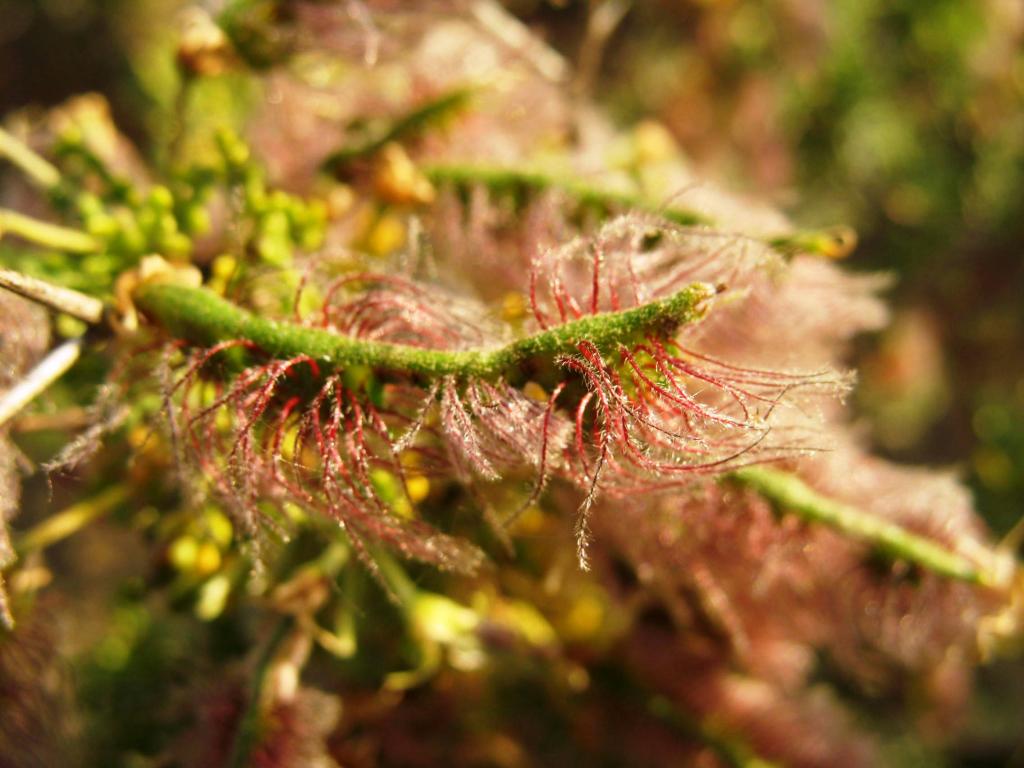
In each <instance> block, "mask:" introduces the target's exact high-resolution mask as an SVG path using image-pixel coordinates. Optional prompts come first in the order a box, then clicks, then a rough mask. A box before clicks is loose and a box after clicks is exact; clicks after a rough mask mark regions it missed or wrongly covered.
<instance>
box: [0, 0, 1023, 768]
mask: <svg viewBox="0 0 1024 768" xmlns="http://www.w3.org/2000/svg"><path fill="white" fill-rule="evenodd" d="M184 5H186V3H184V2H183V1H182V0H92V1H91V2H90V0H0V114H4V113H6V112H8V111H10V110H12V109H15V108H19V107H24V106H27V105H39V106H48V105H54V104H57V103H59V102H61V101H62V100H64V99H65V98H67V97H68V96H71V95H73V94H77V93H81V92H84V91H100V92H102V93H104V94H105V95H106V96H107V97H108V98H109V99H110V101H111V103H112V106H113V109H114V116H115V120H116V122H117V123H118V124H119V125H120V126H121V127H122V129H123V130H125V132H126V133H127V134H128V135H129V136H131V137H132V138H133V139H135V140H136V141H137V142H138V143H139V145H140V146H141V147H142V148H143V150H144V151H145V150H146V149H147V148H148V147H152V146H154V143H153V142H148V141H147V137H153V136H158V135H163V132H164V131H167V130H168V122H169V120H170V117H169V116H170V115H171V113H172V109H173V100H174V95H175V93H176V85H177V83H176V79H175V78H176V74H175V69H174V64H173V50H174V43H175V33H176V28H175V25H174V24H173V19H174V17H175V14H176V13H177V12H178V11H179V10H180V8H181V7H183V6H184ZM507 5H508V6H509V7H510V9H511V10H512V11H513V12H515V13H516V14H517V15H518V16H519V17H520V18H522V19H524V20H525V21H526V22H527V23H528V24H529V25H530V26H532V27H534V28H536V29H538V30H539V31H540V32H541V34H542V36H544V37H545V38H546V39H547V40H548V41H549V43H550V44H551V45H552V46H553V47H555V48H556V49H558V50H560V51H561V52H562V53H563V54H565V55H566V56H567V57H568V58H569V59H570V60H577V58H578V56H579V53H578V52H579V51H580V50H581V49H583V48H584V47H585V46H584V41H585V39H586V19H587V15H588V12H589V11H591V10H593V7H595V6H598V5H601V3H598V2H596V0H595V1H594V2H591V3H588V2H579V1H577V2H569V1H566V2H527V1H525V0H524V1H522V2H510V3H508V4H507ZM604 5H606V6H609V7H612V6H613V3H605V4H604ZM614 5H616V6H620V7H621V8H620V9H621V10H623V11H624V15H623V16H622V18H621V21H620V23H619V24H618V25H617V26H616V27H615V28H614V30H613V31H612V32H611V34H610V35H609V37H608V39H607V41H606V42H607V45H606V46H605V50H604V55H603V57H602V58H601V60H600V63H599V65H598V67H597V69H596V70H595V76H594V78H593V80H592V82H591V83H590V86H589V87H590V90H591V92H592V95H593V96H594V98H596V99H597V100H598V101H599V102H601V103H602V104H603V105H604V106H605V108H606V109H607V110H608V111H609V113H610V114H611V115H612V116H613V117H614V119H615V120H616V121H617V122H619V123H621V124H623V125H629V124H633V123H635V122H637V121H640V120H649V119H653V120H656V121H658V122H660V123H661V124H662V125H664V126H665V127H667V128H668V130H669V131H670V132H671V134H672V135H673V136H674V138H675V140H676V141H678V142H679V144H680V145H681V146H682V147H683V148H684V150H685V151H686V153H687V154H688V155H689V157H690V158H691V159H692V162H693V165H694V167H695V169H697V170H698V172H699V173H700V174H702V175H704V176H706V177H707V178H709V179H711V180H713V181H715V182H718V183H721V184H724V185H725V186H727V187H729V188H731V189H733V190H736V191H739V192H741V193H745V194H749V195H750V196H752V197H756V198H760V199H768V200H770V201H772V202H774V203H775V204H776V205H778V206H779V207H780V208H782V209H783V210H785V211H787V212H788V213H789V214H790V215H791V216H792V217H793V218H794V220H795V221H797V222H798V223H800V224H802V225H806V226H811V227H817V226H830V225H835V224H848V225H850V226H852V227H853V228H855V229H856V231H857V232H858V235H859V242H860V244H859V246H858V248H857V250H856V251H855V252H854V254H853V255H852V256H851V257H850V259H849V266H850V268H851V269H854V270H864V271H873V270H885V271H889V272H891V273H893V274H894V275H895V278H896V280H895V282H894V287H893V289H892V290H891V306H892V307H893V322H892V324H891V325H890V327H889V328H888V329H887V330H885V331H884V332H882V333H880V334H878V335H877V336H875V337H873V338H867V339H863V340H862V341H861V342H860V344H859V346H858V349H857V352H856V354H857V359H856V360H855V361H853V362H854V364H855V365H856V366H857V367H858V368H859V369H860V371H861V380H860V385H859V388H858V391H857V395H856V409H857V413H858V415H859V418H861V419H862V420H863V421H864V423H865V426H866V428H867V429H868V431H869V433H870V434H871V436H872V440H873V441H874V444H875V447H876V449H877V450H878V451H879V452H881V453H883V454H885V455H888V456H890V457H893V458H895V459H898V460H900V461H907V462H922V463H931V464H937V465H943V466H947V467H950V468H952V469H954V470H956V471H958V472H959V473H960V474H961V476H963V477H964V478H965V479H966V480H967V481H968V482H969V483H970V485H971V487H972V489H973V491H974V492H975V494H976V498H977V501H978V507H979V509H980V511H981V513H982V514H983V515H984V516H985V518H986V519H987V520H988V522H989V524H990V526H991V527H992V529H993V531H994V532H995V534H996V535H997V536H1002V535H1005V534H1006V533H1007V532H1009V531H1010V530H1011V528H1012V527H1013V526H1014V524H1015V523H1016V522H1017V521H1018V520H1019V518H1020V516H1021V511H1022V506H1024V505H1022V501H1024V259H1022V256H1024V3H1022V2H1021V1H1020V0H975V1H973V2H968V1H967V0H776V1H774V2H772V1H769V0H749V1H747V2H740V1H739V0H736V1H735V2H729V1H724V2H718V1H716V0H675V1H672V0H661V1H657V0H652V1H650V2H636V3H634V4H633V5H632V6H630V5H628V4H625V3H615V4H614ZM154 19H160V20H165V21H166V23H156V24H155V23H153V20H154ZM982 675H983V678H984V680H983V690H984V692H985V694H984V695H983V696H982V697H981V698H980V700H979V704H978V711H977V712H976V714H975V716H974V722H973V723H972V725H971V727H970V728H969V729H968V732H967V735H966V737H965V739H964V740H963V743H961V744H959V745H958V747H957V748H956V751H955V753H954V756H953V758H952V761H953V763H954V764H959V765H1024V755H1022V754H1020V752H1019V749H1020V747H1019V739H1015V738H1014V736H1013V734H1014V731H1015V725H1014V721H1015V720H1016V721H1019V720H1020V716H1019V714H1020V713H1021V712H1022V711H1024V692H1022V690H1024V683H1022V682H1021V681H1022V679H1024V676H1022V674H1021V672H1020V669H1019V668H1018V667H1017V666H1014V665H1010V664H1006V665H1003V666H997V667H990V668H988V669H986V670H983V672H982ZM1017 726H1019V722H1018V723H1017ZM908 762H909V764H913V763H914V759H913V756H909V758H908Z"/></svg>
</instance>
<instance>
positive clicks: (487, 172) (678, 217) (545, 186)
mask: <svg viewBox="0 0 1024 768" xmlns="http://www.w3.org/2000/svg"><path fill="white" fill-rule="evenodd" d="M423 172H424V173H425V174H426V176H427V178H428V179H430V181H432V182H433V183H435V184H438V185H443V184H452V185H454V186H456V187H468V186H473V185H477V184H480V185H483V186H484V187H487V189H489V190H491V191H492V192H497V193H506V194H508V193H511V194H515V195H517V196H521V195H523V194H524V193H526V192H544V191H547V190H556V191H559V192H562V193H564V194H566V195H568V196H569V197H571V198H573V199H574V200H576V201H577V202H578V203H579V204H580V205H582V206H585V207H591V208H597V209H600V210H602V211H613V210H615V211H617V210H623V211H624V210H634V211H644V212H646V213H654V214H658V215H659V216H662V217H664V218H666V219H668V220H669V221H671V222H674V223H675V224H679V225H682V226H693V225H695V224H709V223H711V222H710V219H708V218H707V217H706V216H704V215H703V214H700V213H697V212H695V211H689V210H686V209H685V208H675V207H671V206H662V205H658V204H657V203H654V202H652V201H650V200H648V199H646V198H644V197H642V196H641V195H636V194H631V193H629V192H616V191H612V190H608V189H601V188H600V187H595V186H591V185H590V184H586V183H584V182H581V181H576V180H574V179H569V178H565V177H560V176H554V175H550V174H546V173H543V172H540V171H522V170H517V169H515V168H498V167H494V166H473V165H433V166H428V167H426V168H424V169H423Z"/></svg>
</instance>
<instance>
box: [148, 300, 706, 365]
mask: <svg viewBox="0 0 1024 768" xmlns="http://www.w3.org/2000/svg"><path fill="white" fill-rule="evenodd" d="M714 294H715V289H714V288H713V287H712V286H709V285H707V284H706V283H694V284H692V285H689V286H687V287H686V288H684V289H682V290H681V291H679V292H678V293H676V294H674V295H672V296H670V297H668V298H665V299H660V300H658V301H652V302H651V303H649V304H644V305H642V306H639V307H635V308H633V309H627V310H624V311H621V312H607V313H604V314H598V315H589V316H587V317H582V318H580V319H578V320H574V321H572V322H568V323H565V324H563V325H560V326H557V327H555V328H551V329H549V330H546V331H541V332H539V333H536V334H534V335H532V336H527V337H525V338H522V339H519V340H517V341H513V342H511V343H509V344H506V345H505V346H502V347H496V348H493V349H467V350H457V351H451V350H436V349H422V348H419V347H412V346H407V345H402V344H388V343H384V342H377V341H366V340H362V339H354V338H351V337H347V336H340V335H338V334H336V333H332V332H330V331H326V330H321V329H319V328H307V327H305V326H301V325H296V324H294V323H286V322H277V321H274V320H268V319H266V318H263V317H258V316H256V315H254V314H252V313H251V312H248V311H246V310H244V309H241V308H239V307H237V306H235V305H234V304H232V303H230V302H228V301H226V300H224V299H222V298H221V297H219V296H217V295H216V294H214V293H211V292H210V291H207V290H203V289H200V288H185V287H182V286H178V285H171V284H160V283H155V284H150V285H144V286H142V287H141V288H140V289H139V290H138V291H137V292H136V294H135V302H136V304H137V306H138V307H139V308H140V309H141V310H142V311H143V312H144V313H145V314H146V315H148V316H149V317H150V318H152V319H153V320H155V321H156V322H157V323H159V324H160V325H162V326H164V327H165V328H167V329H168V330H169V331H170V332H171V333H173V334H175V335H176V336H177V337H178V338H182V339H185V340H187V341H189V342H191V343H193V344H198V345H204V346H211V345H213V344H216V343H218V342H221V341H230V340H235V339H245V340H248V341H250V342H252V343H253V344H255V345H256V346H258V347H259V348H260V349H262V350H263V351H264V352H265V353H266V354H268V355H270V356H271V357H275V358H281V359H289V358H293V357H299V356H301V355H307V356H309V357H311V358H313V359H314V360H316V361H317V362H318V363H320V364H322V365H323V366H324V367H325V368H327V369H329V370H336V369H344V368H350V367H354V366H367V367H370V368H374V369H377V370H387V371H396V372H402V373H411V374H416V375H420V376H426V377H428V378H437V377H440V376H457V377H459V378H469V377H474V378H481V379H496V378H498V377H499V376H501V375H502V374H504V373H506V372H508V371H510V370H511V369H514V368H515V367H516V366H518V365H520V364H522V363H524V362H526V361H527V360H530V359H534V358H545V359H550V358H553V357H555V356H557V355H560V354H570V353H572V352H574V351H575V350H576V344H577V343H578V342H580V341H582V340H587V341H590V342H591V343H593V344H594V345H595V346H596V347H597V348H598V349H599V350H601V351H602V352H611V351H614V350H616V349H617V348H618V347H619V345H621V344H628V343H629V342H630V341H632V340H634V339H636V338H638V337H640V336H642V335H643V334H644V333H647V332H650V331H655V330H658V331H666V332H671V331H673V330H674V329H675V328H676V327H678V326H680V325H685V324H687V323H692V322H696V321H697V320H699V319H700V318H702V317H703V316H704V314H705V312H706V311H707V300H708V299H710V298H711V297H712V296H713V295H714Z"/></svg>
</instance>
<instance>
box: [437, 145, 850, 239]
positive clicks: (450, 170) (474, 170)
mask: <svg viewBox="0 0 1024 768" xmlns="http://www.w3.org/2000/svg"><path fill="white" fill-rule="evenodd" d="M423 172H424V174H425V175H426V177H427V178H428V179H430V181H431V182H433V183H434V184H437V185H444V184H450V185H452V186H455V187H457V188H460V189H462V188H466V187H471V186H474V185H481V186H484V187H486V188H487V189H488V190H490V191H491V192H492V193H495V194H511V195H513V196H515V197H516V198H517V199H521V198H523V197H525V196H526V194H527V193H537V192H544V191H547V190H556V191H558V192H561V193H562V194H564V195H566V196H568V197H570V198H572V199H573V200H575V201H576V202H577V203H578V204H579V205H580V206H583V207H589V208H596V209H598V210H600V211H603V212H611V211H627V210H633V211H643V212H645V213H651V214H655V215H657V216H661V217H662V218H664V219H667V220H668V221H671V222H673V223H674V224H679V225H680V226H684V227H690V226H695V225H699V224H706V225H709V224H713V223H714V222H713V220H712V219H711V218H710V217H708V216H705V215H704V214H702V213H697V212H696V211H691V210H687V209H685V208H678V207H675V206H671V205H659V204H658V203H656V202H654V201H652V200H650V199H648V198H646V197H644V196H642V195H638V194H632V193H629V192H615V191H611V190H608V189H602V188H600V187H595V186H592V185H590V184H586V183H584V182H581V181H576V180H575V179H570V178H566V177H564V176H555V175H551V174H546V173H543V172H540V171H523V170H517V169H515V168H500V167H496V166H484V165H432V166H427V167H426V168H424V169H423ZM763 242H764V243H765V245H767V246H768V247H769V248H771V249H773V250H775V251H777V252H778V253H780V254H782V255H783V256H792V255H793V254H796V253H810V254H814V255H817V256H824V257H826V258H830V259H836V258H842V257H844V256H846V255H847V254H849V252H850V251H851V250H852V249H853V248H854V247H855V246H856V243H857V236H856V233H855V232H854V231H853V230H852V229H849V228H848V227H834V228H831V229H822V230H798V231H795V232H788V233H785V234H781V235H776V236H772V237H767V238H763Z"/></svg>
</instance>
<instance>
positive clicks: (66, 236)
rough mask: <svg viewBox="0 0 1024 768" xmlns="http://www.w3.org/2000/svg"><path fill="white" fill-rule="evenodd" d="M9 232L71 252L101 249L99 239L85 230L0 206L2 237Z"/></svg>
mask: <svg viewBox="0 0 1024 768" xmlns="http://www.w3.org/2000/svg"><path fill="white" fill-rule="evenodd" d="M7 234H11V235H16V236H17V237H20V238H22V239H23V240H27V241H28V242H30V243H35V244H36V245H41V246H44V247H46V248H54V249H56V250H58V251H68V252H69V253H94V252H96V251H98V250H99V249H100V243H99V241H98V240H97V239H96V238H94V237H93V236H92V235H89V234H86V233H85V232H80V231H79V230H77V229H70V228H68V227H61V226H58V225H57V224H50V223H49V222H46V221H39V220H38V219H33V218H32V217H31V216H25V215H24V214H22V213H18V212H17V211H11V210H8V209H6V208H0V237H3V236H4V235H7Z"/></svg>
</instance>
